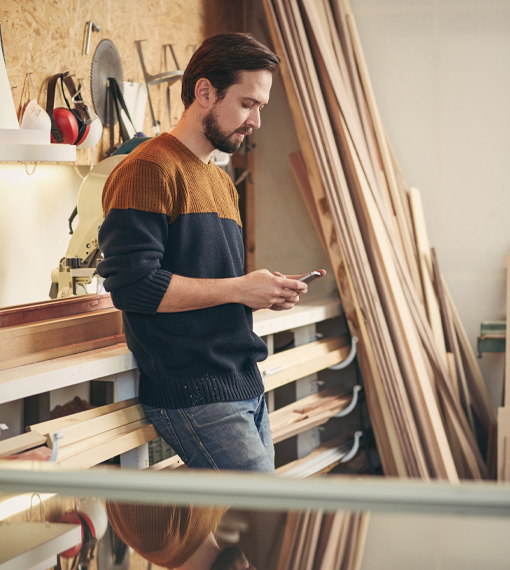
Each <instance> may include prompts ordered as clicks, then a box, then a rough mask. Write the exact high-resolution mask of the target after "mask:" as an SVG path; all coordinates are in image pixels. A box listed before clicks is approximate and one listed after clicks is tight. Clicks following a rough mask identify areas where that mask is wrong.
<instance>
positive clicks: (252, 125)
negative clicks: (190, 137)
mask: <svg viewBox="0 0 510 570" xmlns="http://www.w3.org/2000/svg"><path fill="white" fill-rule="evenodd" d="M272 81H273V76H272V75H271V73H270V72H269V71H266V70H257V71H243V72H241V74H240V80H239V83H235V84H234V85H231V86H230V87H229V88H228V89H227V91H226V92H225V96H224V97H223V98H222V99H216V101H215V102H214V104H213V107H212V108H211V109H210V110H209V111H208V113H207V114H206V116H205V117H204V119H203V127H204V136H205V138H206V139H207V140H208V141H209V142H210V143H211V145H212V146H213V147H214V148H217V149H218V150H221V151H222V152H226V153H229V154H231V153H233V152H235V151H237V150H239V148H240V146H241V144H242V143H243V140H244V137H245V136H246V135H249V134H251V132H252V131H253V129H258V128H259V127H260V111H261V110H262V108H263V107H264V106H265V105H266V104H267V102H268V101H269V92H270V90H271V85H272Z"/></svg>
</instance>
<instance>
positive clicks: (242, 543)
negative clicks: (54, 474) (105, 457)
mask: <svg viewBox="0 0 510 570" xmlns="http://www.w3.org/2000/svg"><path fill="white" fill-rule="evenodd" d="M13 498H14V497H12V496H11V497H5V496H2V497H0V515H1V516H3V514H4V509H5V507H6V505H9V504H12V499H13ZM17 498H18V499H20V497H19V496H18V497H17ZM42 498H43V499H44V500H43V502H42V504H43V505H44V508H42V507H41V504H40V503H39V502H38V499H39V497H38V496H37V495H35V494H34V496H33V497H32V495H31V494H30V493H28V494H24V495H23V496H22V499H23V500H24V501H25V509H24V510H22V511H20V512H18V513H16V514H11V515H10V516H8V517H7V518H5V517H4V518H3V520H2V522H1V523H0V567H2V565H3V564H5V567H15V568H19V569H25V568H27V569H28V568H33V567H38V568H52V567H54V566H56V565H57V558H59V559H60V565H61V568H62V570H71V569H76V568H90V569H91V570H96V569H97V570H104V569H112V568H116V569H118V570H120V569H126V570H127V569H128V568H129V569H133V570H138V569H140V570H141V569H143V570H145V569H147V568H152V570H156V569H157V568H180V569H182V570H209V569H211V570H223V569H228V570H240V569H253V568H258V569H259V570H261V569H264V570H285V569H292V570H307V569H311V570H377V569H379V570H381V569H382V570H386V569H388V570H389V569H395V568H410V567H412V568H413V569H416V568H417V569H418V570H421V569H423V570H430V569H431V568H439V567H441V568H452V569H456V568H463V570H474V569H475V568H480V567H484V568H491V570H494V569H496V570H498V569H503V568H507V567H508V559H509V555H510V550H509V547H508V540H507V537H508V535H509V532H510V521H509V519H508V517H489V516H473V515H462V516H459V515H455V514H433V513H430V514H424V513H421V514H417V513H413V512H372V513H370V515H369V514H368V513H356V512H348V511H336V512H326V511H324V510H320V509H315V510H314V509H310V510H287V511H271V510H258V509H257V510H247V509H234V508H229V507H228V506H223V505H220V506H217V507H200V506H194V505H189V506H172V505H166V504H163V503H165V500H164V497H162V504H145V503H134V502H133V503H120V502H115V501H111V500H109V499H104V498H84V497H79V498H78V497H65V496H62V495H53V496H51V497H42ZM8 499H9V500H8ZM27 499H28V503H27ZM30 502H32V509H31V508H30V506H29V505H30ZM20 504H21V503H20ZM82 533H83V534H82ZM130 547H131V548H130ZM9 557H10V559H11V561H12V560H13V559H17V561H16V564H15V565H12V563H11V566H9V563H8V562H7V560H9ZM41 563H42V566H37V565H38V564H41Z"/></svg>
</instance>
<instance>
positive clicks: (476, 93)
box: [351, 0, 510, 404]
mask: <svg viewBox="0 0 510 570" xmlns="http://www.w3.org/2000/svg"><path fill="white" fill-rule="evenodd" d="M351 6H352V9H353V12H354V15H355V19H356V22H357V25H358V29H359V33H360V36H361V42H362V45H363V49H364V52H365V57H366V60H367V65H368V69H369V73H370V77H371V80H372V83H373V87H374V91H375V95H376V100H377V103H378V105H379V110H380V112H381V115H382V120H383V123H384V125H385V126H386V129H387V131H388V134H389V137H390V140H391V141H392V144H393V147H394V148H395V153H396V156H397V158H398V159H399V162H400V165H401V167H402V170H403V172H404V176H405V178H406V181H407V183H408V184H409V185H412V186H416V187H417V188H419V189H420V190H421V192H422V198H423V203H424V209H425V217H426V221H427V227H428V233H429V237H430V242H431V244H432V246H433V247H435V248H436V251H437V254H438V259H439V263H440V266H441V268H442V271H443V274H444V275H445V278H446V281H447V284H448V286H449V288H450V291H451V292H452V295H453V298H454V301H455V305H456V307H457V309H458V310H459V312H460V315H461V318H462V321H463V323H464V326H465V327H466V330H467V332H468V335H469V338H470V340H471V342H472V344H473V347H475V346H476V337H477V335H478V332H479V328H480V322H481V321H484V320H503V319H504V318H505V298H504V288H505V274H504V270H503V260H504V257H505V255H506V254H507V253H508V252H509V251H510V232H509V231H508V221H509V212H510V192H509V189H510V169H509V168H508V164H509V160H510V158H509V157H510V137H509V135H508V133H509V132H510V104H509V101H510V73H509V57H508V54H509V53H510V2H508V1H507V0H495V1H492V0H351ZM480 362H481V366H482V370H483V372H484V375H485V378H486V380H487V383H488V385H489V388H490V390H491V394H492V397H493V400H494V402H495V403H496V404H499V403H500V398H501V388H502V378H503V356H502V355H484V356H483V358H482V360H481V361H480Z"/></svg>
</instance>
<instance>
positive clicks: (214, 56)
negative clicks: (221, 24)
mask: <svg viewBox="0 0 510 570" xmlns="http://www.w3.org/2000/svg"><path fill="white" fill-rule="evenodd" d="M279 65H280V58H279V57H278V56H277V55H276V54H275V53H273V52H272V51H271V50H270V49H269V48H268V47H266V46H265V45H264V44H261V43H260V42H259V41H258V40H256V39H255V38H254V37H253V36H252V35H251V34H243V33H226V34H217V35H215V36H211V37H210V38H207V39H205V40H204V41H203V42H202V45H201V46H200V47H199V48H198V49H197V51H196V52H195V53H194V54H193V56H192V58H191V59H190V61H189V63H188V65H187V67H186V69H185V70H184V74H183V76H182V91H181V99H182V102H183V103H184V108H185V109H187V108H188V107H189V106H190V105H191V103H193V101H194V100H195V85H196V83H197V81H198V80H199V79H201V78H202V77H205V78H206V79H209V81H210V82H211V83H212V85H213V87H215V88H216V89H217V90H218V96H219V97H220V98H222V97H223V96H224V94H225V91H226V90H227V89H228V88H229V87H230V86H231V85H233V84H234V83H237V81H238V80H239V74H240V73H241V72H242V71H255V70H259V69H266V70H267V71H269V72H271V73H275V72H276V71H277V69H278V66H279Z"/></svg>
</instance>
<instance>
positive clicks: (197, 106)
mask: <svg viewBox="0 0 510 570" xmlns="http://www.w3.org/2000/svg"><path fill="white" fill-rule="evenodd" d="M278 65H279V58H278V56H276V55H275V54H274V53H273V52H271V51H270V50H269V49H268V48H267V47H265V46H264V45H262V44H261V43H260V42H258V41H257V40H255V39H254V38H253V37H251V36H249V35H247V34H237V33H232V34H220V35H217V36H213V37H212V38H209V39H207V40H205V41H204V42H203V44H202V45H201V46H200V48H199V49H198V50H197V51H196V52H195V54H194V55H193V57H192V58H191V60H190V63H189V64H188V66H187V68H186V70H185V72H184V75H183V80H182V99H183V102H184V106H185V111H184V114H183V116H182V117H181V119H180V120H179V122H178V124H177V126H176V127H175V129H174V130H173V131H172V133H171V134H170V133H163V134H161V135H159V136H158V137H156V138H154V139H152V140H150V141H148V142H146V143H144V144H142V145H140V146H138V147H137V148H136V149H135V150H134V151H133V152H132V153H131V154H129V155H128V156H127V157H126V159H124V160H123V161H122V162H121V163H120V165H119V166H117V168H116V169H115V170H114V171H113V172H112V173H111V175H110V177H109V178H108V180H107V182H106V184H105V188H104V192H103V208H104V213H105V220H104V223H103V225H102V226H101V229H100V233H99V245H100V248H101V251H102V252H103V255H104V260H103V261H101V263H100V264H99V267H98V272H99V273H100V274H101V275H102V276H103V277H105V278H106V280H105V287H106V289H107V290H108V291H110V292H111V295H112V300H113V302H114V304H115V306H116V307H118V308H119V309H122V311H123V316H124V325H125V332H126V340H127V343H128V346H129V348H130V349H131V350H132V352H133V354H134V355H135V357H136V360H137V363H138V366H139V369H140V391H139V398H140V401H141V403H142V404H143V405H144V407H145V410H146V413H147V416H148V418H149V419H150V420H151V421H152V422H153V424H154V425H155V427H156V429H157V431H158V432H159V434H160V435H161V436H162V437H163V438H164V439H165V440H166V441H167V443H168V444H169V445H170V446H171V447H172V448H173V449H174V450H175V451H176V452H177V453H178V454H179V455H180V457H181V458H182V460H183V461H184V463H185V464H186V465H188V466H189V467H195V468H206V469H235V470H248V471H261V472H269V473H274V462H273V455H274V450H273V444H272V439H271V431H270V427H269V419H268V414H267V409H266V405H265V401H264V385H263V382H262V378H261V375H260V372H259V369H258V366H257V363H258V362H260V361H262V360H264V359H265V358H266V357H267V348H266V346H265V344H264V343H263V341H262V340H261V339H260V338H258V336H257V335H256V334H255V333H254V332H253V330H252V309H261V308H272V309H274V310H282V309H290V308H292V307H293V306H294V304H295V303H296V302H297V301H298V300H299V295H300V294H303V293H306V291H307V287H306V285H305V284H303V283H301V282H299V281H297V280H296V279H295V278H290V277H289V278H287V277H284V276H283V275H281V274H273V273H270V272H269V271H267V270H265V269H263V270H259V271H253V272H251V273H248V274H246V275H245V274H244V272H243V263H244V259H243V257H244V254H243V251H244V250H243V244H242V231H241V220H240V216H239V209H238V195H237V192H236V189H235V187H234V185H233V184H232V182H231V180H230V178H229V177H228V176H227V175H226V174H225V173H224V172H223V171H222V170H221V169H220V168H218V167H217V166H216V165H215V164H213V163H212V162H211V161H210V158H211V154H212V152H213V151H214V149H219V150H221V151H224V152H228V153H231V152H234V151H235V150H237V149H238V148H239V147H240V145H241V143H242V141H243V140H244V138H245V136H246V135H247V134H249V133H251V131H252V130H253V129H257V128H259V127H260V111H261V110H262V108H263V107H264V106H265V105H266V104H267V102H268V100H269V92H270V89H271V84H272V74H273V73H274V72H276V70H277V69H278Z"/></svg>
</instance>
